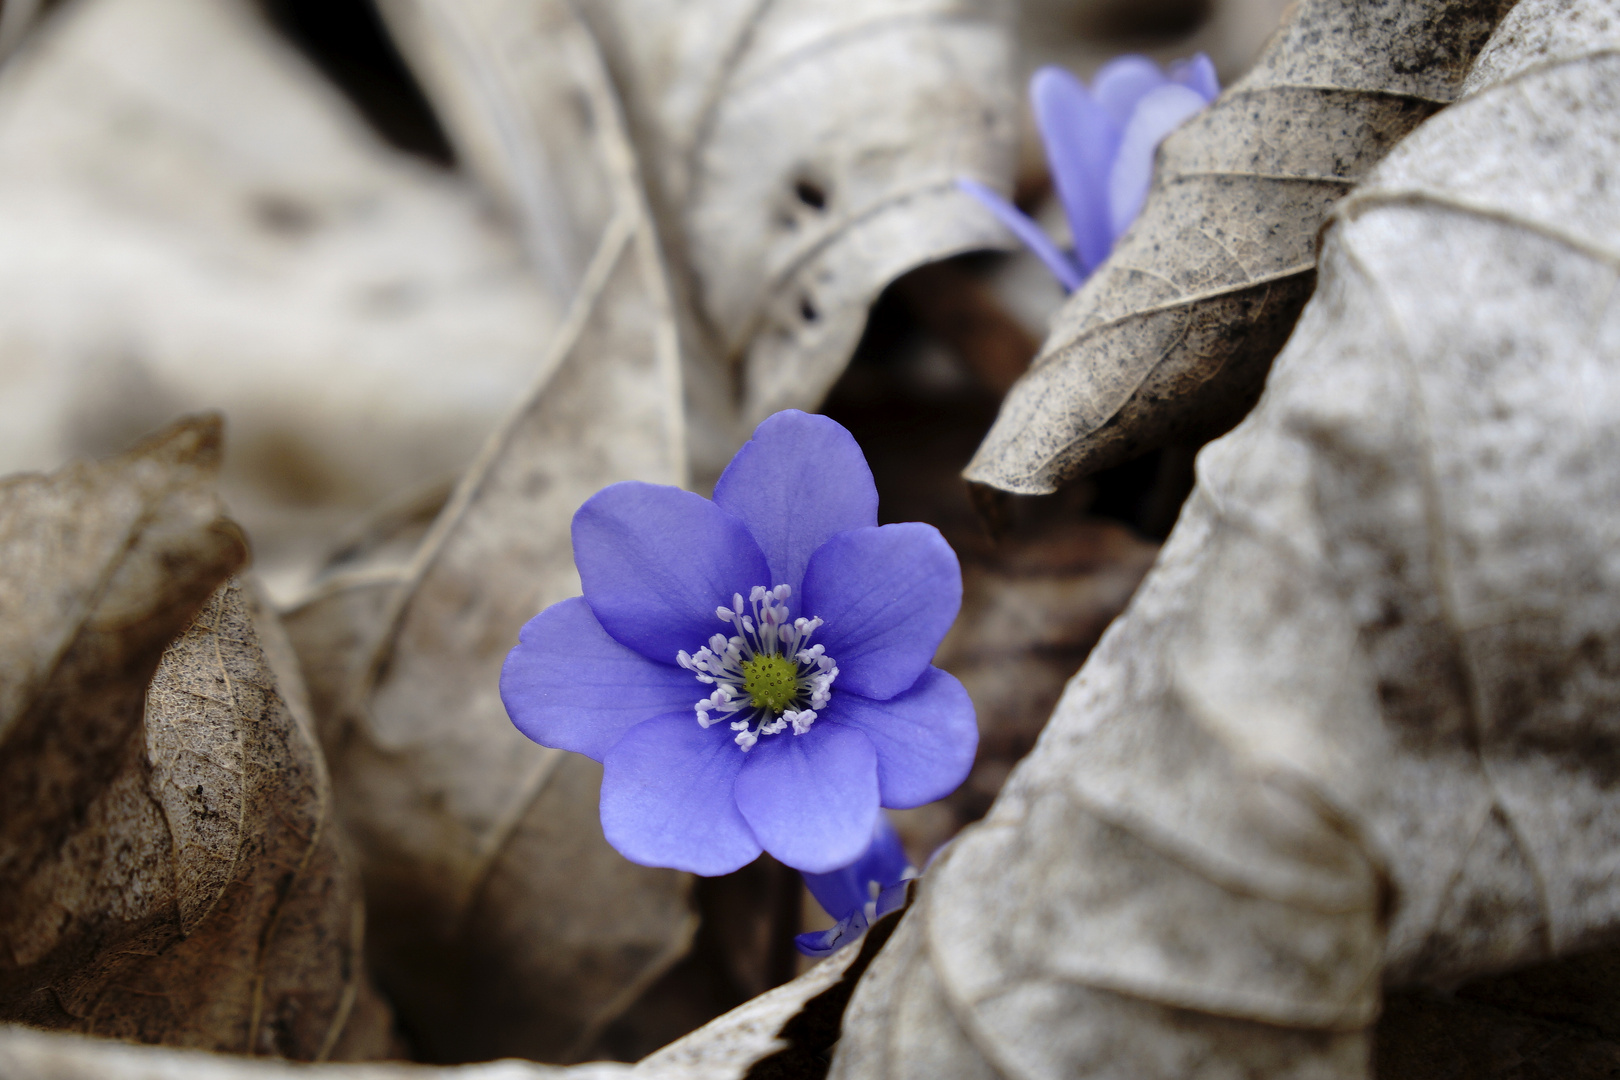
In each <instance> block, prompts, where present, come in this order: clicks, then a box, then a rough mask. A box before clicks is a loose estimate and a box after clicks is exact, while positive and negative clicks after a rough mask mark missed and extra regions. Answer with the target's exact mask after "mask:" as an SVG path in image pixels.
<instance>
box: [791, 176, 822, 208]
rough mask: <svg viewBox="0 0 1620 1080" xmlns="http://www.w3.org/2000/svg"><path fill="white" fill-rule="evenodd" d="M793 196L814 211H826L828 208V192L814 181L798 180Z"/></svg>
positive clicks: (794, 186)
mask: <svg viewBox="0 0 1620 1080" xmlns="http://www.w3.org/2000/svg"><path fill="white" fill-rule="evenodd" d="M793 194H795V195H797V196H798V197H799V201H800V202H802V203H804V205H806V206H808V207H810V208H811V209H812V210H825V209H826V208H827V190H826V189H825V188H823V187H822V186H821V185H820V184H818V183H816V182H815V181H814V180H798V181H796V182H795V183H794V185H793Z"/></svg>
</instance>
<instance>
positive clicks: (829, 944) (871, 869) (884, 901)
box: [794, 814, 917, 956]
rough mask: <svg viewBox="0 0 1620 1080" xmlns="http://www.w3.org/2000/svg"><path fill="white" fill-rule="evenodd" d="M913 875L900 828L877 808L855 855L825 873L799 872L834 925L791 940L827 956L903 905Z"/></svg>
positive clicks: (809, 953)
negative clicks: (864, 844) (864, 843)
mask: <svg viewBox="0 0 1620 1080" xmlns="http://www.w3.org/2000/svg"><path fill="white" fill-rule="evenodd" d="M916 876H917V868H916V867H914V866H912V865H911V863H910V862H909V861H907V859H906V853H905V850H904V849H903V848H901V846H900V836H899V834H898V833H896V832H895V831H894V826H893V825H891V824H889V819H888V817H887V816H885V815H883V814H879V815H878V817H877V824H876V827H875V828H874V829H873V832H872V839H871V842H870V843H869V844H868V845H867V848H866V851H865V852H864V853H863V854H862V855H861V857H860V858H859V859H857V860H856V861H855V862H854V863H852V864H851V865H849V866H846V867H844V868H843V869H842V870H834V871H833V872H832V873H830V874H805V875H804V883H805V884H806V885H807V886H809V888H810V893H811V895H813V896H814V897H815V898H816V901H817V902H818V903H819V904H821V906H822V908H823V909H824V910H825V911H826V912H827V914H829V915H831V916H832V917H833V918H835V919H837V920H838V925H837V926H834V927H833V928H832V929H830V930H821V931H815V932H812V933H808V934H800V935H799V936H798V937H797V938H795V939H794V944H795V945H796V946H798V949H799V951H800V952H802V953H804V955H806V956H830V955H831V954H833V953H835V952H837V951H838V950H839V949H841V948H843V947H844V946H845V945H847V944H849V943H850V942H851V941H854V940H855V939H856V938H858V937H860V936H861V935H862V934H864V933H865V932H866V928H867V927H868V926H869V925H871V924H872V923H874V922H876V921H877V920H878V919H879V918H881V917H883V916H884V915H887V914H888V913H889V912H891V911H893V910H895V909H896V908H898V907H900V906H901V905H903V904H904V903H905V900H906V882H908V881H910V880H911V879H912V878H914V877H916Z"/></svg>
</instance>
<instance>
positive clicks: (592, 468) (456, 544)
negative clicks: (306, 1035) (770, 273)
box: [288, 2, 695, 1060]
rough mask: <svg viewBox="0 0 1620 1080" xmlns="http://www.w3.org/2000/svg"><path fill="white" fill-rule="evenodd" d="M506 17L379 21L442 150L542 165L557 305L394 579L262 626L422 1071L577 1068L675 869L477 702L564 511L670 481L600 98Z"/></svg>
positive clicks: (589, 70) (584, 764)
mask: <svg viewBox="0 0 1620 1080" xmlns="http://www.w3.org/2000/svg"><path fill="white" fill-rule="evenodd" d="M525 11H526V13H527V16H528V20H527V21H525V22H523V23H522V27H523V30H524V32H523V34H522V36H520V37H514V38H510V39H502V40H501V42H500V44H501V46H502V47H501V49H499V50H494V51H481V46H480V43H483V42H488V41H489V40H491V39H489V38H488V37H487V36H485V34H486V31H487V29H488V27H487V26H485V25H484V23H482V22H480V20H481V19H483V18H486V17H487V16H488V15H489V10H488V9H487V8H486V7H484V6H480V5H468V4H454V5H442V6H426V5H424V6H420V7H413V8H410V9H399V8H395V9H394V10H393V17H394V19H395V25H396V27H398V28H400V30H401V33H402V37H403V39H404V40H405V41H406V42H407V44H408V47H409V49H410V51H411V52H412V54H413V55H416V56H417V57H418V58H419V59H418V62H419V64H420V65H421V67H422V70H424V71H425V72H427V73H428V80H427V82H428V87H429V91H430V93H433V94H435V95H436V96H439V97H441V98H444V99H448V100H451V101H467V102H472V103H473V105H474V106H476V108H472V111H471V114H470V115H471V117H472V118H471V119H468V116H469V114H468V113H463V112H459V111H457V110H455V109H451V110H449V111H447V113H446V115H447V117H448V119H449V123H450V128H451V131H452V134H453V136H455V137H457V138H458V139H461V140H463V141H464V142H465V143H466V144H467V145H477V143H476V141H475V140H474V137H473V136H471V135H469V134H467V132H468V131H469V130H478V129H476V126H475V125H476V123H477V122H479V121H480V118H487V117H490V116H492V117H495V118H497V119H498V120H499V121H500V126H499V131H500V132H501V134H502V137H503V138H509V139H510V140H511V141H510V143H509V144H506V145H505V147H504V149H506V150H510V151H512V152H513V153H514V155H515V156H514V157H512V158H510V159H504V158H503V159H501V161H500V164H501V167H503V168H506V169H508V171H507V172H506V173H505V174H504V175H506V176H508V177H510V178H511V183H512V184H513V185H519V186H520V185H522V184H527V183H530V182H531V181H532V182H536V183H538V182H540V179H537V177H539V176H540V174H539V173H531V172H527V171H525V170H526V169H527V168H529V167H530V166H533V167H534V168H536V169H543V168H544V167H545V165H544V163H546V162H552V163H560V164H559V168H562V167H566V170H565V171H566V178H567V183H568V184H569V185H571V186H567V187H564V188H562V189H560V195H559V197H561V198H564V199H565V200H566V199H568V198H574V197H576V196H577V197H578V200H579V202H578V204H577V205H576V206H575V207H574V208H573V209H572V210H570V208H569V206H568V205H567V203H566V202H565V203H563V204H560V205H559V204H553V203H552V202H550V201H549V197H548V199H547V200H541V201H540V203H539V204H537V205H541V206H543V207H544V208H545V211H544V215H543V216H537V217H535V218H533V219H530V220H528V221H527V227H528V228H529V229H530V231H531V233H538V234H544V233H546V230H553V231H558V230H560V231H562V233H563V235H564V236H565V238H566V239H567V241H568V243H567V244H560V243H559V244H557V245H555V252H554V253H557V252H560V253H566V252H569V251H572V252H576V253H579V252H582V253H583V258H582V259H578V260H576V259H573V257H572V256H567V257H562V256H561V255H560V256H559V259H558V261H557V262H556V263H555V265H553V266H551V267H550V268H549V269H548V270H547V271H546V272H547V274H548V275H549V279H553V280H556V281H560V282H562V283H563V285H564V286H565V287H566V290H567V291H566V295H567V296H568V297H570V298H571V300H570V302H571V305H572V306H571V308H570V311H569V314H568V316H567V318H566V319H565V321H564V323H563V329H562V330H561V331H560V333H559V335H558V338H557V340H556V341H555V342H554V343H553V344H552V346H551V348H550V349H549V350H548V352H547V354H546V355H545V356H544V357H537V358H536V363H537V367H538V370H537V371H536V373H535V380H534V384H533V389H532V390H531V391H530V393H529V394H528V395H527V397H526V400H524V401H523V403H522V404H521V406H520V408H519V409H518V410H517V412H516V413H515V414H514V415H513V416H512V417H511V418H510V419H509V421H508V422H507V423H506V425H505V426H504V427H503V428H502V429H501V430H500V431H498V432H497V433H496V434H495V435H494V436H493V437H492V439H491V441H490V442H489V443H488V444H487V445H486V447H485V449H484V451H483V453H482V455H481V456H480V458H479V459H478V461H477V462H476V463H475V464H474V465H473V467H472V468H471V469H470V470H469V471H468V473H467V474H466V475H465V476H464V477H463V478H462V481H461V483H460V484H459V486H458V487H457V488H456V490H455V492H454V494H453V495H452V496H451V499H450V501H449V503H448V505H447V506H446V507H445V509H444V510H443V511H442V513H441V514H440V516H439V518H438V520H437V521H436V522H435V524H434V526H433V528H432V530H431V532H430V533H429V535H428V537H427V538H426V540H425V541H424V542H423V544H422V546H421V548H420V550H419V551H418V553H417V555H416V557H415V560H414V562H413V563H412V565H411V566H410V567H409V568H408V570H407V571H406V572H405V573H404V574H399V573H397V572H395V571H390V570H388V569H386V568H385V569H383V570H381V571H380V572H371V571H366V570H363V569H354V570H351V571H349V572H348V575H349V576H347V577H339V578H336V579H334V580H333V581H332V582H331V583H330V584H329V585H328V586H327V587H326V588H325V591H323V592H322V593H321V594H320V595H318V596H317V597H315V598H314V599H313V600H312V601H311V602H310V603H308V604H306V605H304V606H303V607H301V608H300V609H299V610H298V611H295V612H293V613H292V614H290V615H289V617H288V625H289V628H290V630H291V632H292V635H293V637H294V640H295V642H296V643H297V644H298V648H299V652H300V655H301V657H302V659H303V661H304V664H305V667H306V670H308V671H309V672H310V673H311V681H312V686H313V690H312V696H313V697H314V698H315V699H316V700H317V702H320V703H321V708H322V711H323V724H324V725H325V727H326V730H325V731H324V733H323V742H324V743H325V745H326V746H327V749H328V754H329V757H330V760H331V762H332V769H333V773H334V775H335V776H336V777H337V778H338V791H339V798H340V803H341V808H342V813H343V816H344V819H345V821H346V823H347V824H348V826H349V827H350V829H351V830H352V832H353V834H354V835H355V836H356V838H357V840H358V843H359V845H360V848H361V851H362V855H363V859H364V875H365V880H366V888H367V895H368V900H369V910H370V912H371V915H372V919H373V926H374V933H373V937H372V940H373V943H374V945H373V953H372V955H373V957H374V960H375V963H376V965H377V970H378V972H379V978H380V979H381V980H382V981H383V984H384V986H385V988H386V989H387V990H388V991H389V993H390V995H391V996H392V997H393V998H394V999H395V1001H396V1003H397V1004H398V1006H399V1008H400V1010H401V1012H402V1014H403V1015H404V1017H405V1020H406V1022H407V1024H408V1025H409V1027H410V1029H411V1031H412V1033H413V1035H414V1036H415V1037H416V1038H417V1040H418V1042H419V1044H420V1047H421V1049H422V1050H423V1052H425V1053H426V1054H427V1055H429V1056H430V1057H431V1058H433V1059H436V1060H467V1059H469V1058H487V1057H490V1056H494V1055H497V1054H503V1053H504V1054H522V1055H524V1056H528V1057H535V1058H541V1059H550V1060H572V1059H575V1058H577V1057H579V1056H581V1055H582V1054H584V1053H585V1052H586V1051H587V1050H588V1048H589V1047H590V1046H591V1045H592V1043H593V1041H594V1040H595V1038H596V1035H597V1034H598V1033H599V1032H600V1031H601V1030H602V1029H603V1027H604V1026H605V1025H607V1024H608V1023H609V1022H611V1021H612V1020H613V1019H614V1018H615V1017H616V1016H618V1015H619V1014H620V1013H622V1012H623V1010H624V1009H626V1008H627V1007H628V1006H629V1005H631V1004H632V1003H633V1002H634V1001H635V999H636V997H637V996H638V995H639V993H640V992H641V991H642V990H643V989H644V988H645V987H646V986H647V985H648V984H649V983H651V982H652V981H653V980H654V979H656V978H657V977H658V976H659V975H660V974H661V973H662V972H663V971H664V970H665V969H666V968H668V967H669V965H670V964H672V963H674V962H675V961H676V960H677V959H679V958H680V956H681V955H682V954H683V953H684V952H685V951H686V949H687V947H688V945H689V943H690V940H691V936H692V933H693V930H694V926H695V920H694V917H693V915H692V913H691V911H690V907H689V904H688V893H689V891H690V879H689V878H688V877H687V876H686V875H684V874H678V873H675V872H673V871H665V870H649V869H646V868H644V867H640V866H636V865H634V864H632V863H629V862H628V861H626V860H625V859H624V858H623V857H622V856H620V855H619V854H618V853H617V852H615V851H614V850H613V849H612V848H610V847H608V845H607V843H606V842H605V841H604V840H603V839H602V834H601V827H600V825H599V823H598V819H597V794H598V785H599V776H600V767H599V766H597V765H595V764H594V763H593V762H590V761H588V760H586V759H584V758H581V757H578V756H577V755H567V754H563V753H561V752H560V751H553V750H546V749H543V748H541V747H538V746H536V745H534V744H533V743H530V742H529V741H528V740H526V739H525V738H524V737H523V736H522V735H520V734H519V733H518V732H517V731H516V729H515V728H513V726H512V724H511V721H510V720H509V719H508V718H507V716H506V711H505V709H504V708H503V707H502V705H501V701H500V698H499V697H498V677H499V673H500V667H501V663H502V661H503V660H504V658H505V656H506V653H507V651H508V650H509V649H510V648H511V646H512V645H513V644H515V643H516V640H517V632H518V628H519V627H520V626H521V625H522V624H523V623H524V622H525V621H526V620H528V619H529V618H530V617H532V616H533V615H534V614H535V613H536V612H538V611H539V610H541V609H542V608H544V607H545V606H547V605H548V604H551V603H554V602H556V601H558V600H561V599H564V598H566V597H568V596H573V595H577V594H578V592H579V579H578V577H577V575H576V573H575V570H574V566H573V562H572V558H571V554H570V551H571V549H570V544H569V537H568V527H569V520H570V518H571V516H572V514H573V511H574V510H575V509H576V508H577V507H578V506H579V504H580V503H582V502H583V501H584V500H585V499H586V498H587V497H589V496H590V495H592V494H594V493H595V492H596V491H597V490H598V489H600V488H601V487H603V486H605V485H607V484H610V483H613V482H615V481H618V480H625V479H640V480H647V481H653V482H661V483H674V484H678V483H682V482H683V481H684V479H685V464H684V456H683V438H684V436H683V431H682V418H681V411H680V376H679V369H678V366H677V357H676V353H675V337H674V330H673V323H672V321H671V318H670V314H669V302H668V297H667V290H666V285H665V282H664V279H663V276H662V269H661V267H660V264H659V260H658V252H657V244H656V240H655V238H654V235H653V233H652V230H651V227H650V223H649V221H648V218H647V215H646V212H645V210H644V208H643V204H642V201H641V195H640V193H639V191H638V189H637V187H636V183H635V177H634V174H633V171H632V169H633V163H632V159H631V156H630V151H629V148H628V145H627V144H626V143H625V141H624V137H623V134H622V131H621V129H620V127H619V121H618V118H617V106H616V105H615V103H614V100H613V96H612V92H611V89H610V87H609V86H608V83H607V80H606V75H605V72H604V71H603V70H602V68H601V66H600V62H599V60H598V58H597V56H596V53H595V46H594V44H593V43H592V40H591V38H590V35H589V34H588V33H587V32H586V31H585V29H584V27H583V26H581V25H580V24H579V23H578V22H577V21H576V20H575V18H574V16H573V14H572V13H571V10H570V9H569V7H568V6H567V5H566V4H563V3H560V2H558V3H541V4H533V5H529V6H527V7H526V8H525ZM503 25H506V24H503ZM486 63H487V64H488V65H489V66H487V67H485V66H481V65H484V64H486ZM504 65H510V66H504ZM475 91H476V92H475ZM485 92H488V93H490V94H492V95H493V96H492V97H491V98H490V99H488V100H485V99H483V98H480V97H478V96H477V95H478V94H482V93H485ZM470 108H471V106H470ZM485 108H487V109H488V110H490V111H489V112H488V113H485V112H482V111H479V110H482V109H485ZM464 125H474V126H473V127H470V128H469V127H467V126H464ZM514 148H515V149H514ZM554 194H555V193H554ZM538 213H539V211H537V214H538ZM547 235H549V234H547ZM549 243H550V241H549V240H547V241H545V242H544V243H540V242H537V249H538V248H543V247H545V245H546V244H549Z"/></svg>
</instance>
